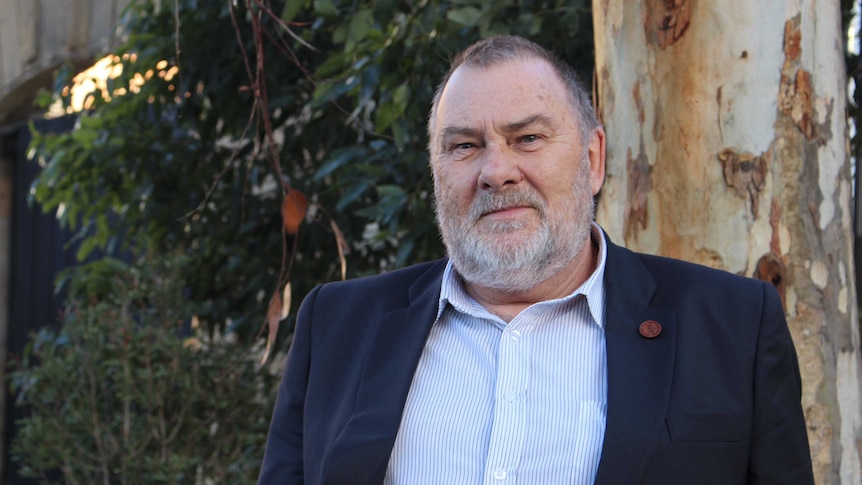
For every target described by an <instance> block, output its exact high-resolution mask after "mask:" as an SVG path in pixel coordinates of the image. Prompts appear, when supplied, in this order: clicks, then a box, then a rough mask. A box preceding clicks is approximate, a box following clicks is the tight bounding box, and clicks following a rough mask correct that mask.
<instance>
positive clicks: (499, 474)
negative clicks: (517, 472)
mask: <svg viewBox="0 0 862 485" xmlns="http://www.w3.org/2000/svg"><path fill="white" fill-rule="evenodd" d="M494 478H496V479H497V480H505V479H506V470H503V469H502V468H497V469H496V470H494Z"/></svg>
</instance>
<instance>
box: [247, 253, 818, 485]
mask: <svg viewBox="0 0 862 485" xmlns="http://www.w3.org/2000/svg"><path fill="white" fill-rule="evenodd" d="M445 266H446V260H438V261H433V262H429V263H424V264H420V265H417V266H412V267H409V268H405V269H401V270H397V271H392V272H390V273H385V274H382V275H378V276H373V277H368V278H360V279H356V280H351V281H345V282H336V283H329V284H325V285H322V286H319V287H317V288H315V289H314V290H313V291H312V292H311V293H309V295H308V296H307V297H306V298H305V300H304V302H303V304H302V307H301V308H300V310H299V315H298V317H297V325H296V331H295V334H294V338H293V342H292V344H291V348H290V351H289V353H288V358H287V363H286V366H285V370H284V376H283V379H282V382H281V385H280V387H279V390H278V397H277V402H276V405H275V410H274V412H273V416H272V422H271V425H270V432H269V437H268V441H267V445H266V453H265V457H264V460H263V466H262V468H261V473H260V478H259V482H258V483H259V484H261V485H300V484H308V485H318V484H326V485H339V484H345V485H347V484H349V485H371V484H374V485H377V484H380V483H382V481H383V478H384V475H385V473H386V467H387V464H388V462H389V456H390V453H391V451H392V447H393V443H394V441H395V435H396V433H397V432H398V428H399V426H400V423H401V414H402V411H403V408H404V403H405V400H406V398H407V393H408V390H409V388H410V383H411V381H412V378H413V373H414V371H415V369H416V366H417V363H418V361H419V355H420V353H421V352H422V349H423V347H424V345H425V340H426V339H427V337H428V334H429V331H430V328H431V325H432V324H433V322H434V320H435V317H436V314H437V305H438V300H439V295H440V284H441V281H442V276H443V270H444V268H445ZM605 291H606V314H605V315H606V317H605V318H606V322H605V336H606V342H607V358H608V396H607V399H608V401H607V402H608V408H607V426H606V431H605V438H604V444H603V446H602V456H601V461H600V463H599V469H598V474H597V477H596V481H595V483H596V484H600V485H627V484H656V485H674V484H685V485H687V484H698V485H706V484H722V485H725V484H781V485H788V484H793V485H804V484H812V483H813V481H814V480H813V477H812V470H811V462H810V458H809V451H808V439H807V434H806V429H805V423H804V419H803V414H802V408H801V405H800V396H801V384H800V377H799V369H798V364H797V360H796V353H795V350H794V347H793V342H792V341H791V338H790V333H789V331H788V329H787V324H786V322H785V318H784V313H783V311H782V306H781V303H780V299H779V297H778V294H777V293H776V292H775V290H774V289H773V288H772V286H771V285H768V284H765V283H763V282H761V281H757V280H754V279H749V278H743V277H740V276H736V275H733V274H730V273H727V272H723V271H718V270H714V269H709V268H706V267H703V266H698V265H694V264H690V263H684V262H681V261H676V260H672V259H667V258H661V257H656V256H648V255H643V254H637V253H634V252H631V251H629V250H627V249H624V248H621V247H619V246H615V245H613V244H611V243H610V241H608V259H607V265H606V269H605ZM646 320H655V321H657V322H659V323H660V325H661V333H660V334H659V335H658V336H656V337H654V338H645V337H643V336H642V335H641V333H640V332H639V330H638V329H639V326H640V324H641V323H642V322H644V321H646ZM440 483H441V484H443V483H446V481H445V477H441V482H440ZM537 485H538V484H537Z"/></svg>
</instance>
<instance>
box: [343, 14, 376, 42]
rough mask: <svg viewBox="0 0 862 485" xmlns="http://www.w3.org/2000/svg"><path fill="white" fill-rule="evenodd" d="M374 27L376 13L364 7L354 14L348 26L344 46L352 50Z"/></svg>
mask: <svg viewBox="0 0 862 485" xmlns="http://www.w3.org/2000/svg"><path fill="white" fill-rule="evenodd" d="M373 27H374V14H372V13H371V10H369V9H363V10H360V11H358V12H356V13H355V14H353V16H352V17H351V18H350V24H349V25H348V27H347V40H346V43H345V45H344V48H345V49H346V50H348V51H352V50H353V48H354V47H355V46H356V44H357V43H359V42H360V41H362V40H363V39H364V38H365V37H366V36H367V35H368V32H369V31H370V30H371V29H372V28H373Z"/></svg>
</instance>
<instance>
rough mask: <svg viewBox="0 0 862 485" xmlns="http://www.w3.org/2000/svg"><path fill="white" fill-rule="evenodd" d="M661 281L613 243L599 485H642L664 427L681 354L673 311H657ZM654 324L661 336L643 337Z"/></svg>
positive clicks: (607, 282) (608, 275) (607, 286)
mask: <svg viewBox="0 0 862 485" xmlns="http://www.w3.org/2000/svg"><path fill="white" fill-rule="evenodd" d="M655 290H656V284H655V281H654V279H653V277H652V275H651V274H650V272H649V270H648V269H647V268H646V267H645V266H644V264H643V262H642V261H641V260H640V258H639V257H638V256H637V255H635V254H634V253H632V252H631V251H629V250H627V249H623V248H620V247H619V246H615V245H614V244H612V243H610V241H608V260H607V266H606V269H605V294H606V297H605V298H606V299H605V302H606V312H605V315H606V317H605V318H606V321H605V337H606V345H607V356H608V413H607V427H606V430H605V439H604V444H603V447H602V457H601V461H600V462H599V470H598V474H597V476H596V481H595V483H596V484H597V485H616V484H620V483H639V481H640V477H641V476H642V474H643V472H644V469H645V467H646V465H647V459H648V458H649V456H650V454H651V453H652V450H653V448H654V447H655V445H656V443H657V441H658V439H659V437H660V436H661V431H662V427H663V426H664V417H665V414H666V411H667V404H668V398H669V395H670V387H671V378H672V375H673V364H674V353H675V349H676V319H675V316H674V313H673V312H672V311H668V310H663V309H658V308H652V307H650V306H649V303H650V300H651V299H652V296H653V294H654V293H655ZM647 320H654V321H656V322H658V323H659V324H660V325H661V333H660V334H659V335H658V336H656V337H654V338H646V337H644V336H642V335H641V332H640V331H639V327H640V325H641V323H642V322H644V321H647Z"/></svg>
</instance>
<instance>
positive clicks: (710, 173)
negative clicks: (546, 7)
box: [593, 0, 862, 484]
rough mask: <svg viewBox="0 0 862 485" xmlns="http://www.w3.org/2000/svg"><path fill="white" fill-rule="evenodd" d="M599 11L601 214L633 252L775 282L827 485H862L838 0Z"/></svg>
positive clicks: (628, 5) (605, 3)
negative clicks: (604, 141)
mask: <svg viewBox="0 0 862 485" xmlns="http://www.w3.org/2000/svg"><path fill="white" fill-rule="evenodd" d="M815 4H816V6H815ZM593 17H594V28H595V36H596V37H595V42H596V73H597V76H596V77H597V87H598V90H597V105H598V109H599V113H600V116H601V117H602V120H603V122H604V125H605V128H606V130H607V133H608V161H607V178H606V182H605V187H604V190H603V193H602V195H601V200H600V203H599V208H598V219H599V222H600V223H601V224H602V225H603V227H604V228H605V229H606V230H607V231H608V233H609V235H610V236H611V238H612V239H613V240H616V241H623V242H624V243H625V245H627V246H628V247H630V248H632V249H635V250H639V251H643V252H649V253H654V254H662V255H666V256H671V257H675V258H680V259H684V260H689V261H694V262H698V263H702V264H706V265H709V266H713V267H717V268H722V269H725V270H727V271H731V272H734V273H738V274H744V275H748V276H752V277H756V278H760V279H763V280H766V281H770V282H772V283H773V284H774V285H775V286H776V288H777V289H778V291H779V293H780V294H781V297H782V301H783V303H784V305H785V310H786V313H787V318H788V324H789V325H790V330H791V333H792V334H793V339H794V341H795V343H796V348H797V351H798V353H799V360H800V368H801V372H802V380H803V396H802V404H803V407H804V409H805V415H806V419H807V422H808V435H809V439H810V442H811V455H812V460H813V464H814V474H815V478H816V480H817V483H819V484H859V483H860V482H862V478H861V477H862V469H860V448H862V432H860V430H862V392H860V354H859V351H858V348H859V324H858V319H857V307H856V291H855V281H854V280H855V274H854V265H853V231H852V228H853V212H852V202H851V197H852V194H851V192H852V184H851V175H850V163H849V153H848V148H847V147H848V142H847V123H846V119H845V107H846V102H847V100H846V78H845V76H844V72H845V70H844V57H843V48H842V47H843V42H845V40H844V39H843V38H842V33H841V28H840V25H841V21H840V12H839V2H835V1H825V0H818V1H815V2H798V1H789V0H757V1H752V0H726V1H722V2H707V1H698V0H595V1H594V2H593Z"/></svg>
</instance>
